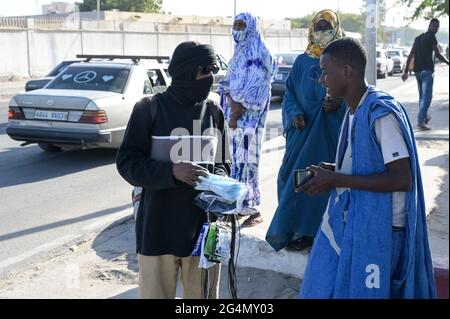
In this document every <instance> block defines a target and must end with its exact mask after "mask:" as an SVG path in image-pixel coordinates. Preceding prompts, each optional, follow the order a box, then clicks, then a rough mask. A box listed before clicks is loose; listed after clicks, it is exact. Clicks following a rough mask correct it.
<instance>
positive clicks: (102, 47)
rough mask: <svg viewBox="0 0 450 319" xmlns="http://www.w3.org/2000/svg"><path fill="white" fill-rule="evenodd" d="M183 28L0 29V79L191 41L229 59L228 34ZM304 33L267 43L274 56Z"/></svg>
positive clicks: (270, 37)
mask: <svg viewBox="0 0 450 319" xmlns="http://www.w3.org/2000/svg"><path fill="white" fill-rule="evenodd" d="M148 29H151V28H148ZM183 30H184V32H183V31H180V32H174V31H171V32H161V31H160V32H156V31H154V30H151V31H147V32H137V31H131V30H126V31H123V30H122V31H121V30H117V29H116V30H115V31H107V30H102V31H96V30H83V29H81V30H44V29H22V30H11V29H0V43H1V48H2V49H1V50H0V61H1V62H0V76H9V75H13V74H14V75H18V76H23V77H29V76H32V77H38V76H43V75H45V74H47V73H48V72H49V71H50V70H51V69H52V68H53V67H54V66H55V65H56V64H58V63H59V62H61V61H62V60H67V59H73V58H75V56H76V54H80V53H84V54H119V55H120V54H136V55H139V54H141V55H171V54H172V52H173V50H174V49H175V47H176V46H177V45H178V44H179V43H180V42H183V41H187V40H196V41H199V42H202V43H210V44H212V45H213V46H214V47H215V49H216V51H217V52H218V53H220V54H222V55H223V56H224V57H225V58H226V59H229V58H230V57H231V55H232V53H233V41H232V39H231V36H230V35H229V34H227V33H224V32H215V31H214V29H211V31H210V32H199V31H197V30H192V29H189V28H188V29H185V28H184V29H183ZM186 30H188V31H189V32H185V31H186ZM305 35H306V33H301V32H271V33H267V34H265V39H266V42H267V44H268V46H269V48H270V49H271V51H272V52H274V53H275V52H282V51H291V50H299V49H304V48H305V47H306V43H307V39H306V37H305Z"/></svg>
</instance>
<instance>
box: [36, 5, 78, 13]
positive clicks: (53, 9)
mask: <svg viewBox="0 0 450 319" xmlns="http://www.w3.org/2000/svg"><path fill="white" fill-rule="evenodd" d="M75 10H77V6H76V5H75V4H73V3H67V2H52V3H50V4H44V5H43V6H42V14H44V15H45V14H59V13H71V12H75Z"/></svg>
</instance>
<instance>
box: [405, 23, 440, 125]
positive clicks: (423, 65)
mask: <svg viewBox="0 0 450 319" xmlns="http://www.w3.org/2000/svg"><path fill="white" fill-rule="evenodd" d="M438 30H439V20H438V19H431V20H430V25H429V27H428V31H427V32H425V33H422V34H421V35H419V36H417V37H416V38H415V40H414V44H413V47H412V49H411V52H410V53H409V56H408V60H407V61H406V67H405V71H404V72H403V75H402V79H403V81H406V79H408V70H409V65H410V63H411V60H412V58H413V57H414V74H415V75H416V79H417V85H418V87H419V114H418V115H417V126H418V128H419V129H421V130H431V128H430V127H429V126H428V122H429V121H430V120H431V116H430V115H429V114H428V109H429V107H430V105H431V100H432V99H433V82H434V62H433V61H434V59H433V52H434V54H435V55H436V57H437V58H438V59H439V60H441V61H442V62H444V63H447V65H448V60H447V59H446V58H445V57H444V56H443V55H442V54H441V52H440V51H439V47H438V42H437V39H436V33H437V32H438Z"/></svg>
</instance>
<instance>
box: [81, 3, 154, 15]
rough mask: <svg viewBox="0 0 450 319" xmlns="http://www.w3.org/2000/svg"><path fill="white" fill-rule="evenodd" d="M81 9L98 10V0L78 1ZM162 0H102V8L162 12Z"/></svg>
mask: <svg viewBox="0 0 450 319" xmlns="http://www.w3.org/2000/svg"><path fill="white" fill-rule="evenodd" d="M76 4H77V5H78V8H79V9H80V11H93V10H97V0H83V2H77V3H76ZM161 7H162V0H100V10H112V9H117V10H119V11H130V12H154V13H160V12H161Z"/></svg>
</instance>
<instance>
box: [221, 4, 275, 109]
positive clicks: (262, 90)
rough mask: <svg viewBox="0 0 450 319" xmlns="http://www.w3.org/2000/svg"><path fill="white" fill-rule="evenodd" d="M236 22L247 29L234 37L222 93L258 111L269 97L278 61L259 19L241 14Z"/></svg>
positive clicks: (222, 83) (222, 82)
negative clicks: (242, 24)
mask: <svg viewBox="0 0 450 319" xmlns="http://www.w3.org/2000/svg"><path fill="white" fill-rule="evenodd" d="M236 20H243V21H245V23H246V25H247V26H246V28H245V29H244V30H243V31H242V34H241V35H240V36H237V35H236V34H233V38H234V41H235V43H236V47H235V49H234V54H233V57H232V58H231V60H230V63H229V67H228V71H227V75H226V76H225V78H224V79H223V80H222V81H221V82H220V92H221V93H229V94H230V95H231V97H232V98H233V100H234V101H236V102H239V103H242V105H243V106H244V107H245V108H250V109H258V108H260V107H261V105H262V104H265V103H267V100H268V99H269V98H270V83H271V82H272V79H273V74H274V71H275V68H276V60H275V59H274V57H273V56H272V54H271V53H270V52H269V50H268V49H267V46H266V44H265V42H264V40H263V38H262V36H261V33H260V32H259V28H258V21H257V19H256V17H255V16H253V15H252V14H250V13H247V12H245V13H240V14H238V15H237V16H236V18H235V21H236Z"/></svg>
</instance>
